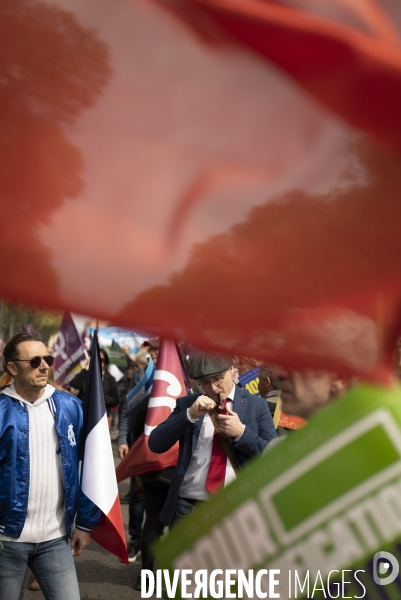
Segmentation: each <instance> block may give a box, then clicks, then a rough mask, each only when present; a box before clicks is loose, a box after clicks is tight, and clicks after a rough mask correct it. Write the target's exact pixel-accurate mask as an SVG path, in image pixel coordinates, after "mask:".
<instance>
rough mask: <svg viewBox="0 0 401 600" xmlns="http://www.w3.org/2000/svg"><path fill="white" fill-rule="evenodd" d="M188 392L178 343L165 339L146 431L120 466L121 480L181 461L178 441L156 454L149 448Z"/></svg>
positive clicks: (118, 474)
mask: <svg viewBox="0 0 401 600" xmlns="http://www.w3.org/2000/svg"><path fill="white" fill-rule="evenodd" d="M185 394H186V388H185V384H184V378H183V375H182V367H181V362H180V358H179V355H178V350H177V346H176V344H175V343H174V342H173V341H171V340H162V341H161V343H160V349H159V355H158V358H157V365H156V371H155V374H154V379H153V388H152V394H151V396H150V400H149V405H148V410H147V412H146V421H145V431H144V432H143V434H142V435H141V436H140V437H139V438H138V439H137V440H136V442H135V443H134V445H133V446H132V447H131V448H130V451H129V452H128V454H127V455H126V456H125V457H124V459H123V460H122V461H121V462H120V464H119V465H118V467H117V470H116V473H117V481H123V480H124V479H126V478H127V477H131V476H133V475H139V474H140V473H146V472H147V471H159V470H161V469H165V468H166V467H173V466H175V465H176V464H177V458H178V443H177V444H175V445H174V446H173V447H172V448H170V450H169V451H168V452H164V453H163V454H155V453H154V452H152V451H151V450H150V449H149V435H150V433H151V431H152V430H153V429H154V428H155V427H156V426H157V425H159V424H160V423H163V421H165V420H166V419H167V417H168V416H169V415H170V414H171V412H172V411H173V409H174V406H175V401H176V399H177V398H179V397H180V396H184V395H185Z"/></svg>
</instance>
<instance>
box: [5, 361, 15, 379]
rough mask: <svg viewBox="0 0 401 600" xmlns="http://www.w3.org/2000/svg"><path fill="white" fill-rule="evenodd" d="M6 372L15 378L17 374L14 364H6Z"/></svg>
mask: <svg viewBox="0 0 401 600" xmlns="http://www.w3.org/2000/svg"><path fill="white" fill-rule="evenodd" d="M6 370H7V371H8V372H9V373H10V374H11V375H12V376H13V377H15V376H16V374H17V373H18V369H17V367H16V366H15V364H14V363H12V362H9V363H7V365H6Z"/></svg>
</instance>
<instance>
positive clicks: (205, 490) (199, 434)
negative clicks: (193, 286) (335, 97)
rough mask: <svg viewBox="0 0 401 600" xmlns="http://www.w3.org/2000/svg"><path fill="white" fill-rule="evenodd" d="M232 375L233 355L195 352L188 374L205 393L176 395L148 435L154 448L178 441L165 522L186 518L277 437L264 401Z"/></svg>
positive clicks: (159, 449) (163, 449)
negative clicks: (167, 413) (165, 416)
mask: <svg viewBox="0 0 401 600" xmlns="http://www.w3.org/2000/svg"><path fill="white" fill-rule="evenodd" d="M233 374H234V367H233V361H232V359H231V358H229V357H225V356H220V355H218V354H214V353H212V352H198V353H197V354H196V355H195V356H194V358H193V359H192V361H191V363H190V367H189V375H190V377H191V379H195V380H196V382H197V383H198V384H199V385H200V387H201V389H202V390H203V394H192V395H190V396H185V397H184V398H178V400H177V403H176V406H175V408H174V410H173V412H172V413H171V415H170V416H169V417H168V419H167V420H166V421H164V423H161V424H160V425H159V426H158V427H156V428H155V429H154V430H153V431H152V432H151V434H150V438H149V447H150V449H151V450H152V451H153V452H157V453H162V452H166V451H167V450H168V449H169V448H171V447H172V446H173V445H174V444H175V443H176V442H177V441H178V442H179V457H178V463H177V468H176V470H175V473H174V476H173V479H172V481H171V485H170V490H169V494H168V496H167V500H166V503H165V505H164V507H163V510H162V512H161V514H160V520H161V522H162V523H163V524H164V525H169V524H170V523H171V522H172V521H173V520H174V521H178V520H179V519H181V518H183V517H187V516H189V515H190V514H191V513H192V511H193V509H194V507H195V506H196V505H197V504H198V503H199V502H203V501H205V500H208V499H209V498H210V497H211V495H212V494H214V493H216V492H217V491H218V490H219V489H220V488H221V487H223V486H225V485H227V484H228V483H229V482H230V481H232V480H233V479H234V478H235V471H236V470H237V469H241V468H242V467H243V466H244V465H245V463H246V462H247V461H248V460H249V459H250V458H252V457H253V456H256V455H257V454H259V453H261V452H262V450H263V449H264V448H265V447H266V446H267V444H268V443H269V442H270V441H271V440H272V439H273V438H275V437H277V436H276V431H275V429H274V424H273V420H272V418H271V415H270V412H269V410H268V408H267V404H266V401H265V400H264V399H262V398H259V397H258V396H252V395H251V394H249V393H248V392H247V391H245V390H243V389H241V388H239V387H237V386H236V385H235V384H234V383H233V380H232V377H233Z"/></svg>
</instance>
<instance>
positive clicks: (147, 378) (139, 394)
mask: <svg viewBox="0 0 401 600" xmlns="http://www.w3.org/2000/svg"><path fill="white" fill-rule="evenodd" d="M154 374H155V365H154V363H153V360H149V364H148V366H147V367H146V371H145V373H144V374H143V377H142V379H141V380H140V381H139V382H138V383H137V384H136V386H135V387H133V388H132V390H130V391H129V392H128V394H127V396H126V402H127V416H128V415H131V414H132V413H133V412H134V411H135V410H136V409H137V408H138V407H139V406H140V405H141V404H142V403H143V402H145V401H146V400H147V399H148V398H149V396H150V394H151V391H152V386H153V378H154Z"/></svg>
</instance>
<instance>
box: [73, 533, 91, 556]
mask: <svg viewBox="0 0 401 600" xmlns="http://www.w3.org/2000/svg"><path fill="white" fill-rule="evenodd" d="M90 539H91V534H90V533H89V532H88V531H82V530H81V529H74V531H73V532H72V540H71V543H70V546H71V548H72V555H73V556H79V555H80V554H82V551H83V550H84V548H86V546H87V545H88V544H89V542H90Z"/></svg>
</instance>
